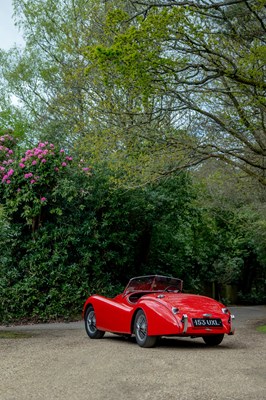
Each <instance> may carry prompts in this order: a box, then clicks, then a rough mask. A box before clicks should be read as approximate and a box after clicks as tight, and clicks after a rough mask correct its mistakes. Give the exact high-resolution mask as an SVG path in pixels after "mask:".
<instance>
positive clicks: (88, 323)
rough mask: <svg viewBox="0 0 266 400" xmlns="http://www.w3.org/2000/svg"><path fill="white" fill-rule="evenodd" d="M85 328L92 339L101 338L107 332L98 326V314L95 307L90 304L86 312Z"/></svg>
mask: <svg viewBox="0 0 266 400" xmlns="http://www.w3.org/2000/svg"><path fill="white" fill-rule="evenodd" d="M84 319H85V329H86V332H87V334H88V336H89V337H90V338H91V339H101V338H102V337H103V335H104V334H105V332H104V331H100V330H99V329H97V327H96V316H95V312H94V308H93V307H92V306H89V307H88V308H87V310H86V313H85V318H84Z"/></svg>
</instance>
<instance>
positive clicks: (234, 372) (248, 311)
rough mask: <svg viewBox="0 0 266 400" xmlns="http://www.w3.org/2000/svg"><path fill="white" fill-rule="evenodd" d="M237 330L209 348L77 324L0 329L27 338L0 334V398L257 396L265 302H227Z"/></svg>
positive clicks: (264, 391)
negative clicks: (95, 333) (151, 344)
mask: <svg viewBox="0 0 266 400" xmlns="http://www.w3.org/2000/svg"><path fill="white" fill-rule="evenodd" d="M231 310H232V311H233V313H235V315H236V326H237V332H236V335H235V336H226V337H225V339H224V341H223V343H222V344H221V345H220V346H218V347H216V348H207V347H206V346H205V344H204V343H203V341H202V340H201V339H196V340H195V339H193V340H191V339H189V338H188V339H185V338H184V339H180V338H171V339H169V338H168V339H162V340H161V341H160V342H159V345H158V346H157V347H156V348H154V349H143V348H140V347H139V346H137V345H136V344H135V341H134V340H133V339H132V340H124V339H122V338H120V337H118V336H115V335H111V334H106V336H105V337H104V338H103V339H101V340H90V339H89V338H88V337H87V336H86V333H85V330H84V327H83V323H82V322H76V323H70V324H47V325H44V324H43V325H33V326H21V327H0V330H9V331H10V330H13V331H22V332H28V333H30V335H31V337H30V338H24V339H17V340H12V339H0V400H31V399H34V400H39V399H40V400H57V399H58V400H105V399H108V400H120V399H121V400H122V399H123V400H124V399H127V400H146V399H147V400H160V399H164V400H202V399H204V400H265V398H266V351H265V350H266V335H265V334H262V333H259V332H257V331H256V329H255V327H256V325H257V324H259V323H262V322H263V323H265V324H266V307H265V306H256V307H231Z"/></svg>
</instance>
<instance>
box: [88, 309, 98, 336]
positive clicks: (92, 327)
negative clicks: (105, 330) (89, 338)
mask: <svg viewBox="0 0 266 400" xmlns="http://www.w3.org/2000/svg"><path fill="white" fill-rule="evenodd" d="M86 323H87V328H88V331H89V332H90V333H91V334H92V335H93V334H95V332H96V331H97V328H96V317H95V312H94V310H93V309H92V310H91V311H90V312H89V313H88V316H87V319H86Z"/></svg>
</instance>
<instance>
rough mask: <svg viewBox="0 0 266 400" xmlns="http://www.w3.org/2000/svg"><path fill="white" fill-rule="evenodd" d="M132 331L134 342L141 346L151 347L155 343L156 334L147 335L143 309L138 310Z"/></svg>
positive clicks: (146, 323)
mask: <svg viewBox="0 0 266 400" xmlns="http://www.w3.org/2000/svg"><path fill="white" fill-rule="evenodd" d="M134 333H135V336H136V342H137V343H138V345H139V346H141V347H153V346H155V344H156V341H157V336H148V322H147V318H146V315H145V313H144V311H142V310H139V311H138V312H137V314H136V317H135V321H134Z"/></svg>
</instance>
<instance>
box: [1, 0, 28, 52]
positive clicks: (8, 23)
mask: <svg viewBox="0 0 266 400" xmlns="http://www.w3.org/2000/svg"><path fill="white" fill-rule="evenodd" d="M12 14H13V6H12V0H0V48H1V49H3V50H8V49H9V48H10V47H12V46H13V45H14V43H17V45H23V38H22V34H21V33H19V30H18V28H16V27H15V25H14V21H13V19H12Z"/></svg>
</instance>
